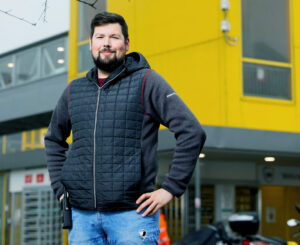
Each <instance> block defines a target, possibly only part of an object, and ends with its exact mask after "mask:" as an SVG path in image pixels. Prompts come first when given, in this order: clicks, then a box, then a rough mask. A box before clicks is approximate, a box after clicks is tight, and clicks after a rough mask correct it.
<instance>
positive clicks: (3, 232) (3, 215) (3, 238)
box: [0, 172, 7, 245]
mask: <svg viewBox="0 0 300 245" xmlns="http://www.w3.org/2000/svg"><path fill="white" fill-rule="evenodd" d="M0 174H2V175H3V187H2V188H3V196H2V221H1V222H2V241H1V242H2V244H3V245H4V244H5V233H6V232H5V229H6V210H5V207H6V198H7V175H6V173H5V172H0Z"/></svg>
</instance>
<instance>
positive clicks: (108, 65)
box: [92, 53, 125, 72]
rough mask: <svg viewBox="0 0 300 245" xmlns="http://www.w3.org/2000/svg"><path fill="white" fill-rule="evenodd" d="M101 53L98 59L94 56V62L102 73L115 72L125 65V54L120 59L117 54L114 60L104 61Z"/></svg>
mask: <svg viewBox="0 0 300 245" xmlns="http://www.w3.org/2000/svg"><path fill="white" fill-rule="evenodd" d="M100 55H101V54H100V53H99V55H98V57H97V58H95V57H94V56H93V55H92V57H93V61H94V64H95V66H97V68H98V69H99V70H101V71H105V72H113V71H114V70H115V69H116V68H118V67H119V66H120V65H122V64H124V61H125V54H124V55H122V56H121V57H120V58H117V56H116V54H115V55H114V56H113V58H111V59H109V60H103V59H102V58H101V56H100Z"/></svg>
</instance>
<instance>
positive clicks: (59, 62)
mask: <svg viewBox="0 0 300 245" xmlns="http://www.w3.org/2000/svg"><path fill="white" fill-rule="evenodd" d="M57 63H58V64H63V63H65V60H64V59H58V60H57Z"/></svg>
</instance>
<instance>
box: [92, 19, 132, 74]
mask: <svg viewBox="0 0 300 245" xmlns="http://www.w3.org/2000/svg"><path fill="white" fill-rule="evenodd" d="M90 50H91V52H92V56H93V59H94V63H95V65H96V66H97V67H98V69H100V70H103V71H105V72H112V71H113V70H114V69H116V68H117V67H118V66H119V65H121V64H122V63H123V62H124V60H125V54H126V52H127V51H128V50H129V40H125V39H124V36H123V33H122V28H121V25H120V24H119V23H113V24H104V25H101V26H96V27H95V30H94V35H93V37H92V38H91V39H90Z"/></svg>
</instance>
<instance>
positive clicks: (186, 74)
mask: <svg viewBox="0 0 300 245" xmlns="http://www.w3.org/2000/svg"><path fill="white" fill-rule="evenodd" d="M290 2H291V6H290V9H291V14H290V16H291V56H292V66H293V69H292V72H293V74H292V75H293V81H292V86H293V91H294V92H293V100H292V101H283V100H275V99H263V98H261V99H257V98H254V97H252V98H251V97H245V96H243V95H242V46H241V44H242V36H241V0H230V6H231V8H230V11H229V21H230V23H231V31H230V32H229V35H230V36H232V37H237V38H238V42H237V45H235V46H230V45H228V44H227V43H226V42H225V39H224V36H223V33H222V32H221V30H220V22H221V20H223V19H224V13H223V12H222V11H221V9H220V1H219V0H214V1H204V0H188V1H181V0H180V1H179V0H126V1H125V0H107V10H108V11H111V12H117V13H119V14H121V15H123V16H124V17H125V19H126V21H127V23H128V26H129V37H130V42H131V50H130V51H139V52H141V53H143V54H144V55H145V56H146V58H147V59H148V61H149V63H150V65H151V66H152V68H153V69H154V70H156V71H158V72H159V73H161V74H162V75H163V76H164V77H165V78H166V80H167V81H168V82H169V83H170V84H171V85H172V87H173V88H174V89H175V90H176V91H177V93H178V94H179V95H180V96H181V97H182V98H183V100H184V101H185V102H186V103H187V105H188V106H189V107H190V108H191V109H192V111H193V112H194V113H195V114H196V116H197V117H198V119H199V120H200V122H201V123H202V124H204V125H214V126H228V127H241V128H252V129H265V130H278V131H289V132H300V127H299V126H298V125H300V106H299V104H297V101H298V100H299V98H300V89H298V87H299V85H297V81H300V77H299V76H300V75H299V74H298V73H299V72H298V73H297V71H299V70H300V31H297V30H300V26H299V25H300V16H299V15H297V13H298V12H299V11H300V3H299V1H296V0H290ZM75 4H78V2H76V1H71V5H72V6H73V8H72V11H73V12H74V10H76V8H74V5H75ZM73 12H72V16H75V15H74V13H73ZM72 19H73V20H72ZM72 19H71V20H72V21H71V29H70V44H71V43H74V42H76V40H75V41H74V39H72V36H73V37H74V36H76V35H72V33H73V34H74V33H75V32H76V28H77V27H78V25H77V23H76V18H72ZM73 46H74V45H73ZM70 49H72V47H70ZM74 53H76V51H74V52H73V54H72V55H73V56H74ZM71 62H72V61H71ZM73 62H75V61H73ZM73 67H74V66H73ZM75 73H76V72H74V68H72V66H70V74H74V75H72V76H75ZM72 76H71V77H72ZM298 83H299V82H298Z"/></svg>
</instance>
